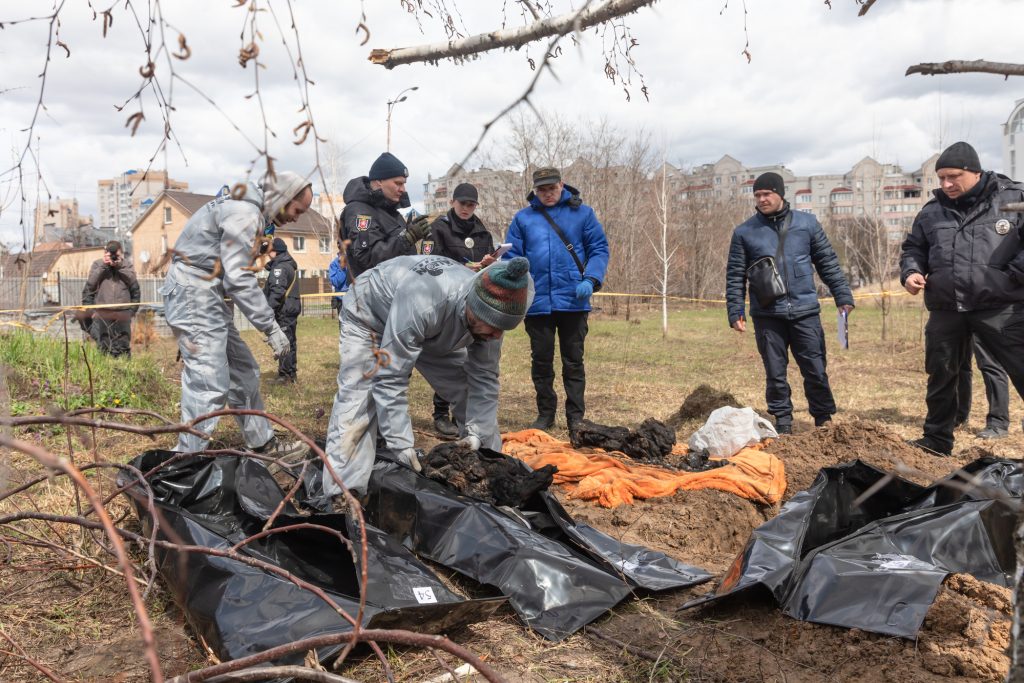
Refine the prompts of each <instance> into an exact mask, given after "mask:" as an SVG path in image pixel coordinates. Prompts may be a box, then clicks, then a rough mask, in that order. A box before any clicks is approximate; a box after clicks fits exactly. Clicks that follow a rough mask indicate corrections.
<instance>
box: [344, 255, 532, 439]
mask: <svg viewBox="0 0 1024 683" xmlns="http://www.w3.org/2000/svg"><path fill="white" fill-rule="evenodd" d="M477 277H479V274H478V273H474V272H473V271H471V270H470V269H468V268H465V267H463V266H461V265H459V264H457V263H455V262H454V261H452V260H451V259H448V258H444V257H442V256H402V257H397V258H393V259H390V260H388V261H385V262H384V263H382V264H381V265H379V266H377V267H376V268H373V269H371V270H369V271H367V272H366V273H365V274H364V276H363V277H360V278H359V279H358V280H357V281H356V282H354V283H353V284H352V287H351V288H350V290H349V293H348V294H347V295H346V296H345V299H344V301H343V303H342V307H343V313H342V325H343V326H344V325H349V324H357V325H361V326H363V327H365V328H367V329H369V330H372V331H373V332H374V333H375V335H376V336H377V338H378V339H379V340H380V342H379V347H380V349H381V350H382V351H387V353H388V354H389V356H390V363H388V364H387V365H384V366H381V367H380V368H378V369H377V371H376V374H375V375H374V377H373V399H374V403H375V404H376V406H377V424H378V425H379V429H380V433H381V436H382V437H384V440H385V441H386V442H387V445H388V448H392V449H395V450H401V449H403V448H409V447H412V445H413V432H412V423H411V422H410V419H409V397H408V389H409V377H410V376H411V375H412V370H413V367H414V366H415V365H416V362H417V361H418V360H419V359H420V358H421V357H422V356H432V357H435V358H441V359H450V358H451V357H452V356H454V355H457V354H459V353H465V354H466V356H465V358H466V360H465V363H464V365H463V368H464V370H465V383H464V386H465V387H466V390H467V391H468V396H467V399H466V401H467V402H466V432H467V433H468V434H473V435H475V436H477V437H479V438H480V442H481V443H482V444H483V445H484V446H485V447H487V448H491V449H494V450H500V448H501V435H500V433H499V432H498V361H499V360H500V359H501V340H500V339H498V340H491V341H477V340H475V339H474V338H473V336H472V335H471V334H470V331H469V325H468V323H467V322H466V306H467V305H468V304H467V301H466V300H467V297H468V296H469V293H470V290H471V289H472V287H473V284H474V282H475V279H476V278H477ZM531 293H532V290H531Z"/></svg>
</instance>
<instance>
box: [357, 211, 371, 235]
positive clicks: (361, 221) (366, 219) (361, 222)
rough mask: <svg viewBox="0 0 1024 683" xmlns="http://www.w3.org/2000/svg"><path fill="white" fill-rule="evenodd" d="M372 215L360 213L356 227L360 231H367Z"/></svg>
mask: <svg viewBox="0 0 1024 683" xmlns="http://www.w3.org/2000/svg"><path fill="white" fill-rule="evenodd" d="M370 220H371V217H370V216H366V215H363V214H360V215H358V216H356V228H357V229H358V230H359V231H360V232H363V231H366V230H369V229H370Z"/></svg>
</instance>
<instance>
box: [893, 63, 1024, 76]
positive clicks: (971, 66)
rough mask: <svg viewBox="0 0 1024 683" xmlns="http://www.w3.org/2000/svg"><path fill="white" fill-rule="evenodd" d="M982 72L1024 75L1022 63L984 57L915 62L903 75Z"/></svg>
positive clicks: (1000, 74) (1001, 74)
mask: <svg viewBox="0 0 1024 683" xmlns="http://www.w3.org/2000/svg"><path fill="white" fill-rule="evenodd" d="M963 73H982V74H996V75H999V76H1006V77H1007V78H1009V77H1010V76H1024V64H1013V63H1011V62H989V61H986V60H984V59H975V60H973V61H968V60H963V59H951V60H949V61H947V62H925V63H923V64H915V65H914V66H912V67H910V68H909V69H907V73H906V74H905V75H907V76H910V75H911V74H921V75H922V76H942V75H945V74H963Z"/></svg>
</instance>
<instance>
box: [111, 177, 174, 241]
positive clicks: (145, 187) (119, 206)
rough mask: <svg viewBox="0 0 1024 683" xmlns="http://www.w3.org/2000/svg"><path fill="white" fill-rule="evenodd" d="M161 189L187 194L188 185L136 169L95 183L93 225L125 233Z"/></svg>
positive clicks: (148, 206) (150, 204)
mask: <svg viewBox="0 0 1024 683" xmlns="http://www.w3.org/2000/svg"><path fill="white" fill-rule="evenodd" d="M164 190H180V191H187V190H188V183H186V182H183V181H180V180H174V179H172V178H170V177H169V176H168V175H167V171H154V170H150V171H141V170H138V169H132V170H128V171H125V172H124V173H122V174H121V175H119V176H117V177H116V178H105V179H102V180H98V181H97V182H96V203H97V211H98V213H99V215H98V216H97V225H99V226H101V227H105V228H115V229H116V230H117V231H118V232H119V233H122V234H123V233H125V232H127V231H128V230H129V229H131V227H132V225H134V224H135V221H136V220H137V219H138V218H139V216H141V215H142V214H143V213H145V212H146V211H147V210H148V209H149V208H150V207H151V206H152V204H153V202H154V201H155V200H156V198H157V197H158V196H159V195H160V193H161V192H163V191H164Z"/></svg>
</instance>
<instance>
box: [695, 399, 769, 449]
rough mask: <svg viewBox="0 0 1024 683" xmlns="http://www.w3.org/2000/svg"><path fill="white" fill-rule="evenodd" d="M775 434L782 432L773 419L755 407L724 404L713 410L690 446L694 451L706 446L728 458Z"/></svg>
mask: <svg viewBox="0 0 1024 683" xmlns="http://www.w3.org/2000/svg"><path fill="white" fill-rule="evenodd" d="M775 437H778V433H777V432H776V431H775V427H773V426H772V423H771V422H769V421H768V420H766V419H764V418H763V417H761V416H760V415H758V414H757V413H755V412H754V409H753V408H733V407H732V406H723V407H721V408H717V409H716V410H715V411H714V412H712V413H711V415H709V416H708V421H707V422H705V423H704V426H703V427H701V428H700V429H698V430H697V431H696V432H694V433H693V436H691V437H690V443H689V446H690V450H691V451H701V450H704V449H705V448H706V449H708V453H710V454H711V455H712V456H713V457H716V458H727V457H729V456H730V455H735V454H736V453H738V452H739V451H740V449H742V448H746V447H747V446H753V445H754V444H756V443H760V442H761V440H762V439H767V438H775Z"/></svg>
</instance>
